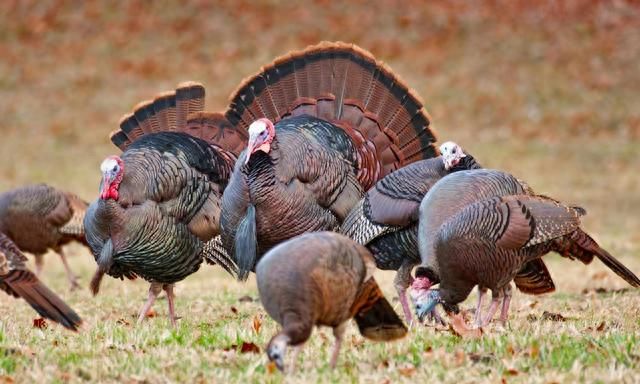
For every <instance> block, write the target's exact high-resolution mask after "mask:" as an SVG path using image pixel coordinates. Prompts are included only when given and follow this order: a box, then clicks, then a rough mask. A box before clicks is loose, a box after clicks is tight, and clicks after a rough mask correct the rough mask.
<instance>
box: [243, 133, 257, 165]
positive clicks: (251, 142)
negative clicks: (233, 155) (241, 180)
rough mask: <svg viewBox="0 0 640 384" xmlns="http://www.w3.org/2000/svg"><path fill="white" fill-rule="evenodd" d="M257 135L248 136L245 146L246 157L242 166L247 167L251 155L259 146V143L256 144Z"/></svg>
mask: <svg viewBox="0 0 640 384" xmlns="http://www.w3.org/2000/svg"><path fill="white" fill-rule="evenodd" d="M258 139H259V137H258V135H251V136H249V143H248V144H247V157H246V159H245V160H244V164H245V165H247V164H248V163H249V159H250V158H251V154H253V152H254V151H255V150H256V148H257V147H259V146H260V144H261V143H258Z"/></svg>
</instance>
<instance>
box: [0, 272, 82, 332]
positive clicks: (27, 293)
mask: <svg viewBox="0 0 640 384" xmlns="http://www.w3.org/2000/svg"><path fill="white" fill-rule="evenodd" d="M2 280H3V282H4V283H5V284H6V285H7V286H8V287H9V289H10V290H11V291H12V292H13V293H15V294H16V295H17V296H19V297H21V298H23V299H24V300H25V301H27V303H29V305H31V307H33V309H35V310H36V312H38V314H40V316H42V317H44V318H47V319H50V320H52V321H55V322H57V323H59V324H61V325H62V326H64V327H65V328H67V329H70V330H72V331H77V330H78V327H79V326H80V325H81V324H82V319H80V316H78V314H77V313H76V312H75V311H73V309H71V308H70V307H69V306H68V305H67V304H66V303H65V302H64V301H62V299H60V297H58V296H57V295H56V294H55V293H53V292H52V291H51V290H50V289H49V288H47V287H46V286H45V285H44V284H43V283H42V282H41V281H40V280H38V278H37V277H36V276H35V275H34V274H33V273H32V272H29V271H25V270H14V271H11V272H10V273H9V274H8V275H7V276H5V277H3V279H2Z"/></svg>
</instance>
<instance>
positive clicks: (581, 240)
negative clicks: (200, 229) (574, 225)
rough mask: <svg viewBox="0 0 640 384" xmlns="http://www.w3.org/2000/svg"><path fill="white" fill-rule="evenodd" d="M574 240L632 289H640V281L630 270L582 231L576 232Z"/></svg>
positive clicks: (573, 236) (573, 235)
mask: <svg viewBox="0 0 640 384" xmlns="http://www.w3.org/2000/svg"><path fill="white" fill-rule="evenodd" d="M571 238H572V240H573V241H574V242H575V243H576V244H577V245H578V246H579V247H580V248H581V250H582V251H583V252H584V251H586V252H587V253H590V254H593V255H596V257H597V258H598V259H600V261H602V263H603V264H604V265H606V266H607V267H609V269H611V270H612V271H613V272H615V273H616V274H617V275H618V276H620V277H621V278H623V279H624V280H625V281H626V282H627V283H629V285H631V286H632V287H636V288H637V287H640V279H639V278H638V276H636V274H635V273H633V272H632V271H631V270H630V269H629V268H627V267H625V266H624V265H623V264H622V263H621V262H620V261H618V259H616V258H615V257H613V256H612V255H611V254H610V253H609V252H607V251H606V250H604V249H603V248H602V247H600V245H598V243H596V241H595V240H593V239H592V238H591V236H589V235H588V234H586V233H585V232H583V231H582V230H578V231H576V232H574V233H573V234H572V236H571Z"/></svg>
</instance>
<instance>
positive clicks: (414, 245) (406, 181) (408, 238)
mask: <svg viewBox="0 0 640 384" xmlns="http://www.w3.org/2000/svg"><path fill="white" fill-rule="evenodd" d="M440 153H441V154H442V156H439V157H434V158H431V159H426V160H420V161H416V162H415V163H412V164H410V165H407V166H406V167H403V168H401V169H399V170H397V171H395V172H392V173H390V174H389V175H387V176H385V177H384V178H382V179H381V180H380V181H378V182H377V183H376V184H375V185H374V186H373V188H371V189H370V190H369V191H368V192H367V193H366V194H365V195H364V198H363V199H362V200H360V202H359V203H358V204H357V205H356V207H355V208H354V209H352V210H351V212H350V213H349V215H348V216H347V218H346V219H345V220H344V223H343V224H342V227H341V228H340V232H341V233H343V234H345V235H347V236H349V237H351V238H352V239H354V240H355V241H357V242H358V243H360V244H363V245H366V246H367V248H368V249H369V251H371V253H372V254H373V257H374V259H375V261H376V265H377V267H378V268H380V269H385V270H397V271H398V273H397V274H396V278H395V280H394V285H395V288H396V290H397V291H398V297H399V298H400V303H401V304H402V309H403V311H404V315H405V318H406V320H407V321H408V322H410V321H411V310H410V309H409V304H408V302H407V297H406V290H407V288H408V287H409V285H411V283H412V280H413V279H412V278H411V271H412V270H413V267H415V266H416V265H418V264H420V254H419V253H418V210H419V207H420V202H421V201H422V199H423V198H424V195H425V194H426V193H427V192H428V191H429V188H431V187H432V186H433V185H434V184H435V183H436V182H437V181H438V180H440V179H441V178H443V177H444V176H446V175H448V174H449V173H452V172H456V171H459V170H465V169H476V168H481V166H480V165H479V164H478V163H476V161H475V159H474V158H473V156H471V155H469V154H465V152H464V151H463V149H462V148H461V147H460V146H459V145H457V144H456V143H453V142H450V141H448V142H446V143H444V144H442V145H441V146H440Z"/></svg>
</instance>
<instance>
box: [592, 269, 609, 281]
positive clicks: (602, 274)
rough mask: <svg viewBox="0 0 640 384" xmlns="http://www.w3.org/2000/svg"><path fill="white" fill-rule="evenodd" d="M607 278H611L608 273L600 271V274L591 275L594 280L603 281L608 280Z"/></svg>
mask: <svg viewBox="0 0 640 384" xmlns="http://www.w3.org/2000/svg"><path fill="white" fill-rule="evenodd" d="M607 276H609V273H608V272H606V271H600V272H596V273H594V274H593V275H591V279H592V280H603V279H606V278H607Z"/></svg>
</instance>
